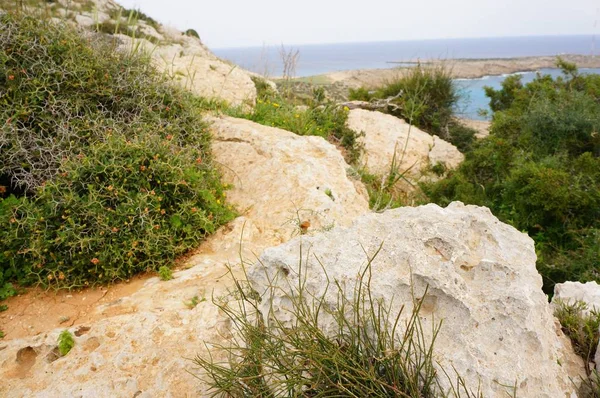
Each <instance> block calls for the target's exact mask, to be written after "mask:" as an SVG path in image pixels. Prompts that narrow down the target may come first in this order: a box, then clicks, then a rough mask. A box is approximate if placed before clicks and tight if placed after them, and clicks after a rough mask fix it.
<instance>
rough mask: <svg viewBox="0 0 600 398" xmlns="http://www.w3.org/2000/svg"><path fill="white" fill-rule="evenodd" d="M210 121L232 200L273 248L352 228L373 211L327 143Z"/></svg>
mask: <svg viewBox="0 0 600 398" xmlns="http://www.w3.org/2000/svg"><path fill="white" fill-rule="evenodd" d="M210 121H211V123H212V131H213V136H214V138H213V139H214V143H213V153H214V157H215V160H216V161H217V163H218V164H221V165H223V167H222V170H223V174H224V178H225V181H226V182H227V183H229V184H231V185H233V188H232V189H231V190H230V191H228V194H227V195H228V199H229V200H230V201H231V202H232V203H235V204H236V205H237V206H238V209H239V210H240V211H241V212H242V213H243V214H244V215H246V216H247V217H248V218H250V219H252V221H253V223H254V225H255V226H256V227H257V228H258V229H259V230H260V231H263V232H264V233H265V234H268V235H269V238H268V240H269V241H270V242H271V244H279V243H281V242H284V241H287V240H289V239H290V238H291V237H293V236H295V235H298V234H300V233H312V232H316V231H320V230H324V229H328V228H331V227H332V226H333V225H349V224H350V223H351V222H352V221H353V220H354V218H356V217H357V216H359V215H362V214H364V213H366V212H368V211H369V204H368V199H367V195H366V192H365V190H364V188H362V189H361V188H360V185H362V184H360V183H358V182H355V181H352V180H350V179H349V178H348V177H347V175H346V171H347V168H348V167H349V166H348V165H347V164H346V162H345V161H344V158H343V157H342V155H341V154H340V152H339V151H338V150H337V149H336V148H335V147H334V146H333V145H332V144H330V143H328V142H327V141H326V140H324V139H323V138H321V137H313V136H299V135H296V134H293V133H290V132H288V131H285V130H281V129H277V128H273V127H267V126H263V125H260V124H257V123H254V122H251V121H248V120H243V119H235V118H230V117H223V118H212V119H211V120H210ZM357 186H358V187H357ZM305 222H308V224H305V225H304V226H305V227H306V228H303V227H302V226H301V224H302V223H305Z"/></svg>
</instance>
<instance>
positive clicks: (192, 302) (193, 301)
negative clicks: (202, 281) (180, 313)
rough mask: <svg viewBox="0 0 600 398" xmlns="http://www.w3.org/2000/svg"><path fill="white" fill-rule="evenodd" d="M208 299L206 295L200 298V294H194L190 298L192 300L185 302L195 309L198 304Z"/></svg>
mask: <svg viewBox="0 0 600 398" xmlns="http://www.w3.org/2000/svg"><path fill="white" fill-rule="evenodd" d="M205 301H206V298H205V297H202V298H199V297H198V296H194V297H192V298H191V299H190V301H187V302H185V305H186V306H187V307H188V308H189V309H190V310H192V309H194V308H196V306H197V305H198V304H200V303H203V302H205Z"/></svg>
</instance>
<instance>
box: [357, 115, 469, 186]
mask: <svg viewBox="0 0 600 398" xmlns="http://www.w3.org/2000/svg"><path fill="white" fill-rule="evenodd" d="M347 125H348V127H349V128H350V129H352V130H354V131H356V132H357V133H364V135H362V136H361V137H360V140H361V142H362V144H363V145H364V155H363V158H362V159H361V162H362V163H363V164H364V165H365V166H366V168H367V170H368V171H369V172H370V173H373V174H376V175H387V174H388V173H389V172H390V167H391V165H392V161H393V159H394V157H395V161H396V165H397V166H398V167H399V170H400V171H406V170H409V169H410V171H409V172H408V173H407V174H408V175H410V176H412V177H414V178H417V179H418V178H419V177H420V176H421V175H422V174H423V172H425V171H426V169H427V168H428V167H429V166H435V165H436V164H437V163H443V164H444V166H445V167H446V168H447V169H454V168H456V167H458V165H459V164H460V163H461V162H462V161H463V160H464V156H463V154H462V153H460V151H459V150H458V149H457V148H456V147H455V146H454V145H452V144H450V143H448V142H446V141H444V140H442V139H440V138H438V137H436V136H432V135H430V134H427V133H426V132H424V131H422V130H419V129H418V128H417V127H415V126H411V125H410V124H408V123H406V122H405V121H404V120H402V119H399V118H397V117H395V116H392V115H387V114H384V113H381V112H377V111H369V110H364V109H352V110H350V111H349V114H348V122H347Z"/></svg>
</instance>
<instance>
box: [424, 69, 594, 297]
mask: <svg viewBox="0 0 600 398" xmlns="http://www.w3.org/2000/svg"><path fill="white" fill-rule="evenodd" d="M559 66H560V67H562V69H563V72H564V76H562V77H559V78H556V79H553V78H552V77H550V76H541V75H539V76H538V77H537V78H536V79H535V80H534V81H533V82H531V83H529V84H526V85H523V84H522V83H521V81H520V77H519V76H512V77H509V78H507V79H506V80H505V81H504V83H503V85H502V88H501V89H500V90H493V89H491V88H487V95H488V97H490V100H491V101H490V104H491V107H492V110H493V111H494V112H495V113H494V117H493V123H492V126H491V135H490V136H489V137H488V138H486V139H484V140H482V141H481V142H479V143H477V144H476V145H474V148H473V150H472V151H471V152H470V153H468V154H467V157H466V160H465V162H464V163H463V164H462V165H461V166H460V168H459V169H458V170H456V171H455V172H454V173H452V174H451V175H450V176H449V177H448V178H447V179H445V180H442V181H440V182H439V183H437V184H433V185H428V186H424V189H425V191H426V193H427V194H428V195H429V196H430V198H431V200H433V201H434V202H437V203H440V204H447V203H449V202H450V201H452V200H460V201H463V202H466V203H472V204H478V205H483V206H487V207H489V208H490V209H492V211H493V212H494V214H496V215H497V216H498V217H499V218H500V219H502V220H503V221H505V222H509V223H511V224H512V225H514V226H515V227H516V228H518V229H520V230H523V231H525V232H528V233H529V234H530V235H531V236H532V237H533V238H534V240H535V242H536V248H537V252H538V269H539V270H540V273H541V274H542V276H543V277H544V287H545V289H546V291H547V292H549V293H550V292H551V291H552V288H553V286H554V284H555V283H559V282H563V281H565V280H580V281H589V280H597V281H600V270H599V269H598V266H599V265H600V233H599V228H600V158H599V155H600V137H599V133H598V132H599V131H600V76H598V75H582V74H579V73H578V71H577V68H575V66H574V65H570V64H566V63H564V62H562V61H559Z"/></svg>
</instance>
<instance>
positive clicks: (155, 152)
mask: <svg viewBox="0 0 600 398" xmlns="http://www.w3.org/2000/svg"><path fill="white" fill-rule="evenodd" d="M0 25H1V29H0V104H2V106H1V107H0V126H1V131H0V158H2V163H1V164H0V298H2V297H5V296H7V295H9V294H11V293H12V292H13V290H12V288H11V286H10V284H8V282H10V281H12V282H14V281H18V282H20V283H22V284H30V283H41V284H42V285H47V286H48V285H51V286H56V287H78V286H86V285H92V284H95V283H100V282H102V283H104V282H111V281H114V280H118V279H125V278H129V277H130V276H132V275H133V274H135V273H136V272H140V271H145V270H156V269H158V268H159V267H160V266H164V265H165V264H169V263H170V262H171V261H172V260H173V259H174V258H175V257H176V256H177V255H179V254H181V253H183V252H185V251H187V250H189V249H190V248H193V247H195V246H196V245H197V243H198V242H199V241H200V240H201V239H203V238H204V237H205V236H206V235H207V234H210V233H211V232H213V231H214V230H215V228H216V227H217V226H219V225H220V224H222V223H223V222H226V221H227V220H229V219H230V218H231V217H232V212H231V211H230V210H229V208H228V207H226V206H225V204H224V203H223V202H224V195H225V194H224V188H223V186H222V185H221V183H220V181H219V174H218V173H217V172H216V171H215V169H214V168H213V166H212V163H211V156H210V151H209V139H210V136H209V134H208V132H207V129H206V125H205V124H204V123H203V122H202V119H201V114H200V112H201V110H200V109H199V107H198V106H197V105H198V101H199V100H198V99H196V98H194V97H192V96H191V95H190V94H188V93H185V92H183V91H181V90H179V89H176V88H174V87H173V86H172V85H170V84H168V82H166V81H165V80H164V79H163V77H162V76H161V75H160V74H159V73H157V72H156V71H155V70H154V69H153V68H152V66H151V64H150V60H149V59H148V58H147V57H146V56H144V55H142V54H135V53H131V54H129V53H128V54H125V53H122V52H118V51H116V49H115V48H114V47H113V45H112V42H111V41H106V40H103V39H102V37H101V36H86V37H82V36H80V35H79V33H78V32H77V31H75V30H72V29H70V28H68V27H66V26H61V25H55V24H52V23H49V22H43V21H39V20H37V19H33V18H28V17H15V16H12V15H10V14H4V15H2V16H0Z"/></svg>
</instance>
